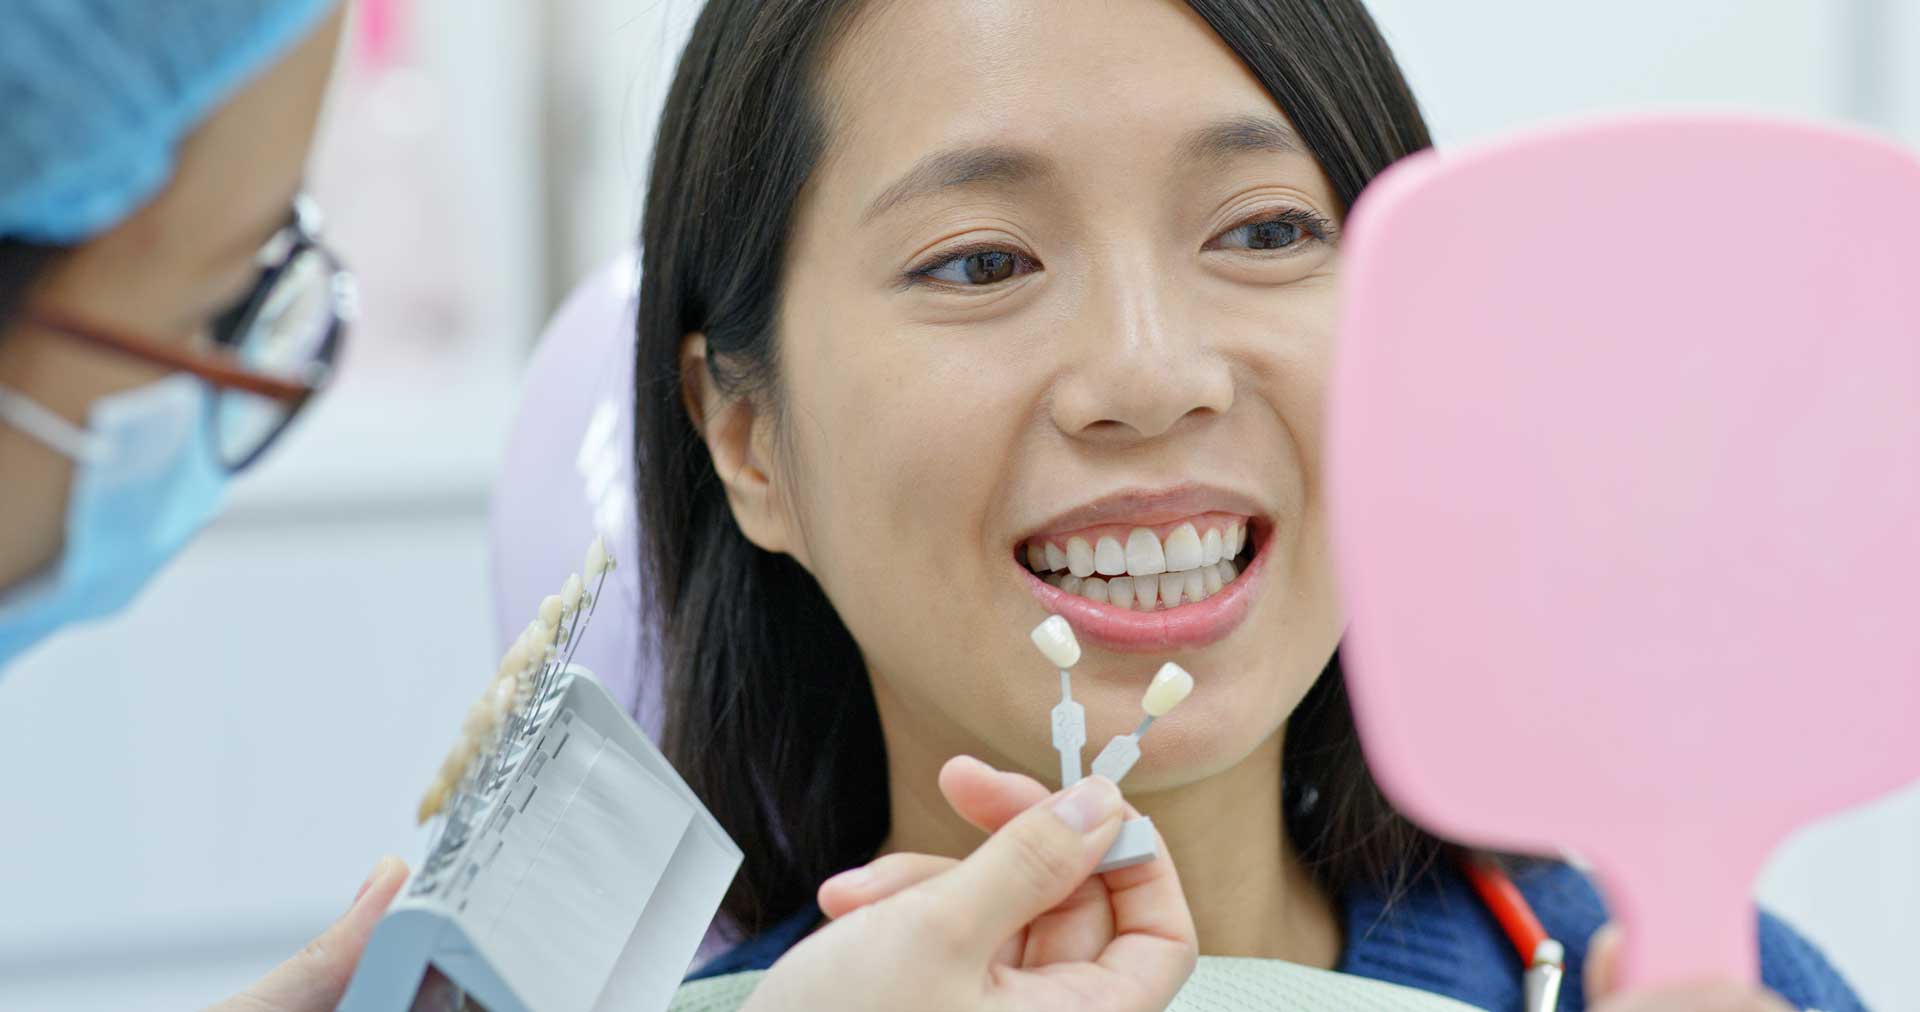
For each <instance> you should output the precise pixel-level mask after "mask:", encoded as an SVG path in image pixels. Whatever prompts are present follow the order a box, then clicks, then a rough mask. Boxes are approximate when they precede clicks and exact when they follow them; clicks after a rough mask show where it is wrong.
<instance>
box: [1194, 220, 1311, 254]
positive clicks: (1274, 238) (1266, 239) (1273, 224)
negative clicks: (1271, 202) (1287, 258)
mask: <svg viewBox="0 0 1920 1012" xmlns="http://www.w3.org/2000/svg"><path fill="white" fill-rule="evenodd" d="M1306 235H1308V233H1307V230H1306V229H1304V228H1301V227H1300V226H1299V225H1297V224H1295V223H1293V222H1291V221H1287V220H1285V219H1282V218H1268V219H1267V220H1265V221H1253V222H1248V223H1247V224H1245V225H1241V226H1240V227H1238V228H1230V229H1228V230H1226V231H1225V232H1222V233H1220V238H1219V239H1216V240H1214V242H1215V243H1216V244H1217V245H1218V246H1219V247H1220V248H1221V249H1255V250H1259V249H1286V248H1287V247H1289V246H1293V245H1294V244H1296V243H1298V242H1299V241H1300V240H1301V238H1302V237H1304V236H1306Z"/></svg>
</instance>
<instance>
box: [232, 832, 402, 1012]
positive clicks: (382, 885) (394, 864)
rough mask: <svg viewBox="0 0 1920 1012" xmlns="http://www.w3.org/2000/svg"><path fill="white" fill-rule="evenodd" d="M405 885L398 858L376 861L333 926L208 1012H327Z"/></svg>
mask: <svg viewBox="0 0 1920 1012" xmlns="http://www.w3.org/2000/svg"><path fill="white" fill-rule="evenodd" d="M406 881H407V866H406V865H405V864H404V863H403V862H401V860H400V859H399V858H397V857H383V858H381V859H380V861H379V863H378V864H375V865H374V866H373V873H372V874H370V875H368V876H367V880H366V882H365V883H363V884H362V885H361V886H360V894H359V895H358V896H356V897H354V900H353V906H351V907H349V908H347V912H346V913H344V914H342V915H341V916H340V919H339V920H337V921H335V922H333V925H332V926H331V927H329V928H327V930H325V931H323V932H321V933H320V937H318V938H315V939H314V940H313V941H311V942H309V943H307V947H306V948H304V949H302V950H300V952H299V954H297V955H295V956H294V957H293V958H292V959H289V960H287V961H286V962H284V963H281V964H280V965H279V966H277V967H275V968H274V969H273V971H272V972H270V973H268V974H267V975H266V976H265V977H262V978H260V980H259V981H258V982H256V983H255V984H254V985H253V986H252V987H249V988H247V989H246V990H245V991H242V992H240V993H239V994H237V995H234V996H233V997H231V998H228V999H227V1000H226V1001H223V1002H221V1003H219V1004H218V1005H215V1006H213V1007H212V1009H211V1010H210V1012H331V1010H332V1008H333V1007H334V1006H335V1005H338V1004H340V995H341V994H342V993H343V992H345V991H346V989H347V982H348V981H349V980H352V979H353V968H354V966H355V965H357V964H358V963H359V962H360V950H361V949H364V948H366V946H367V936H368V935H371V934H373V926H374V925H375V924H377V923H379V921H380V915H381V914H383V913H385V912H386V910H387V904H389V903H392V902H393V897H394V895H395V894H396V893H398V892H399V891H400V887H401V886H402V885H403V884H405V883H406Z"/></svg>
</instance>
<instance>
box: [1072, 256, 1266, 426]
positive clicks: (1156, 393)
mask: <svg viewBox="0 0 1920 1012" xmlns="http://www.w3.org/2000/svg"><path fill="white" fill-rule="evenodd" d="M1090 302H1097V303H1099V305H1098V306H1095V305H1089V306H1088V307H1087V311H1086V312H1083V313H1082V314H1081V316H1080V325H1079V326H1077V327H1075V328H1073V329H1074V330H1075V331H1077V333H1075V334H1074V335H1073V338H1074V339H1073V340H1072V342H1071V348H1070V349H1069V350H1068V351H1067V352H1066V353H1067V354H1069V355H1071V356H1073V358H1072V360H1071V361H1069V362H1068V363H1067V365H1066V367H1065V369H1064V370H1063V371H1062V372H1061V373H1060V374H1059V379H1058V381H1057V383H1056V385H1055V388H1054V391H1053V398H1052V410H1053V418H1054V424H1055V425H1057V426H1058V427H1059V429H1060V431H1062V432H1064V433H1066V434H1067V435H1068V436H1071V437H1073V438H1076V439H1086V440H1094V441H1099V442H1106V443H1130V442H1138V441H1141V440H1148V439H1156V438H1159V437H1161V436H1165V435H1167V434H1168V433H1170V432H1173V431H1174V430H1175V429H1178V428H1180V427H1181V425H1182V423H1183V422H1187V421H1188V420H1190V419H1194V418H1198V417H1205V416H1210V415H1218V414H1224V413H1225V412H1226V411H1227V409H1229V408H1231V407H1232V406H1233V395H1234V389H1233V370H1232V367H1231V364H1230V363H1229V362H1228V361H1227V359H1226V358H1224V357H1222V356H1221V355H1220V354H1219V353H1218V351H1217V350H1216V349H1214V348H1213V347H1211V346H1210V342H1209V341H1207V340H1206V338H1205V336H1204V334H1203V333H1202V328H1200V327H1198V326H1196V325H1194V324H1193V323H1192V322H1191V321H1190V320H1176V319H1170V318H1169V315H1170V314H1169V313H1168V312H1167V300H1166V299H1165V297H1164V293H1162V292H1161V291H1160V290H1159V289H1158V288H1156V287H1155V286H1153V285H1151V284H1132V285H1120V286H1115V290H1114V291H1111V292H1107V293H1102V294H1101V295H1100V296H1099V297H1098V298H1097V299H1095V300H1090Z"/></svg>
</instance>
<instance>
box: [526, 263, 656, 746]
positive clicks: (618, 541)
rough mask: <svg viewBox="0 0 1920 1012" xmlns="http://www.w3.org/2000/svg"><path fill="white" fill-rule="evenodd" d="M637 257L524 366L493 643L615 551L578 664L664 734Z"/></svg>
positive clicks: (543, 340)
mask: <svg viewBox="0 0 1920 1012" xmlns="http://www.w3.org/2000/svg"><path fill="white" fill-rule="evenodd" d="M638 280H639V264H638V260H637V257H635V256H634V254H633V253H631V252H629V253H627V254H625V255H623V256H621V257H619V258H618V259H616V260H614V261H613V262H612V263H609V264H607V265H606V266H604V267H602V268H600V269H598V270H596V271H594V272H593V273H592V274H591V275H589V276H588V277H587V278H586V280H584V281H582V282H581V283H580V284H579V285H578V286H577V287H576V288H574V290H573V292H572V293H571V294H570V295H568V296H567V300H566V302H565V303H564V304H562V305H561V307H560V310H559V312H557V313H555V314H554V316H553V319H552V321H550V322H549V323H548V324H547V329H546V331H545V332H544V333H542V334H541V335H540V342H539V345H538V347H536V348H535V349H534V352H533V357H532V359H531V360H529V361H528V363H527V369H526V374H525V377H524V379H523V381H522V384H521V389H520V407H519V411H518V414H517V415H516V416H515V418H514V422H513V429H512V433H511V435H510V436H509V437H508V441H507V452H506V457H505V459H504V460H503V461H502V464H501V468H500V471H499V475H498V477H497V478H496V479H495V484H494V489H493V508H492V517H491V521H490V525H489V526H490V528H491V536H490V537H491V546H490V547H491V555H492V569H493V613H494V635H495V639H496V640H497V642H498V645H499V647H500V649H501V650H503V651H504V650H505V649H506V648H507V646H508V645H509V644H511V643H512V642H513V639H514V637H515V636H518V635H519V634H520V631H521V630H522V629H524V628H526V625H527V623H528V622H529V621H531V620H532V618H533V615H534V612H535V611H536V609H537V608H538V606H539V604H540V599H541V598H543V597H545V596H546V595H548V594H551V593H554V592H555V591H556V590H558V589H559V587H560V584H561V583H562V582H564V581H565V580H566V578H567V574H568V573H572V572H576V571H578V570H579V569H580V567H581V563H582V559H583V556H584V553H585V550H586V547H587V544H588V543H589V542H591V541H592V540H593V536H594V535H595V534H596V533H598V534H600V535H602V536H604V537H605V538H606V539H607V547H608V548H609V549H610V550H611V551H612V552H613V556H614V559H615V560H616V565H615V567H614V569H613V572H612V573H611V574H609V575H608V577H607V587H606V590H605V592H604V593H603V595H602V598H601V601H600V604H599V606H598V607H597V608H596V610H595V612H594V617H593V627H592V628H591V629H589V630H588V631H587V635H586V639H585V640H583V641H582V642H581V644H580V650H579V653H578V654H577V655H576V658H575V659H576V661H577V662H578V663H580V664H582V665H584V666H586V667H587V668H588V669H589V670H591V671H592V672H593V673H594V674H595V675H597V676H599V678H600V680H601V682H602V683H603V684H604V685H606V687H607V689H608V691H610V692H612V693H613V695H614V696H615V698H617V699H619V700H620V701H621V702H623V703H624V704H626V706H627V707H628V709H629V711H630V712H633V713H634V714H635V715H636V716H637V717H638V718H639V721H640V725H641V727H643V728H645V729H646V730H647V732H648V733H649V734H651V735H654V736H655V737H656V738H657V737H658V735H659V732H660V685H659V673H660V668H659V664H658V662H657V661H656V660H655V658H656V656H657V655H656V653H655V650H654V640H653V636H652V634H651V633H650V632H649V631H648V630H647V629H645V628H643V627H642V626H643V624H642V622H641V620H640V605H641V600H642V599H641V590H640V565H639V555H640V552H639V524H638V520H637V518H636V515H635V510H634V487H633V341H634V337H633V327H634V298H635V285H636V283H637V282H638Z"/></svg>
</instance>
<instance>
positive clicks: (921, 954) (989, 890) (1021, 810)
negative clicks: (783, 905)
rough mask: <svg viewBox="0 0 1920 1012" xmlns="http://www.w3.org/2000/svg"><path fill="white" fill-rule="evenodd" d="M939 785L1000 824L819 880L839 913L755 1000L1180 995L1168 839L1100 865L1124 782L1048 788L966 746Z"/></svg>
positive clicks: (1127, 1004) (1180, 929) (1029, 1003)
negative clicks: (1138, 861) (1150, 854)
mask: <svg viewBox="0 0 1920 1012" xmlns="http://www.w3.org/2000/svg"><path fill="white" fill-rule="evenodd" d="M940 783H941V789H942V791H943V792H944V793H945V794H946V795H947V798H948V801H949V802H951V803H952V804H953V805H954V808H955V810H956V811H959V812H960V813H961V814H962V815H963V816H965V817H966V818H968V819H969V821H972V822H973V823H974V824H975V825H979V826H981V827H982V828H987V829H991V830H993V831H994V832H993V835H992V836H991V837H990V838H988V840H987V842H986V843H984V844H982V845H981V846H980V848H979V849H978V850H976V851H974V852H973V854H972V855H970V856H969V857H968V858H967V859H966V860H964V861H954V860H952V859H950V858H939V857H932V856H928V855H912V854H894V855H888V856H886V857H883V858H880V859H879V860H877V861H875V862H873V863H872V864H870V865H868V866H867V867H866V868H862V869H855V870H854V871H851V872H847V873H845V874H842V875H840V876H837V877H835V878H834V879H832V880H830V881H829V882H827V883H826V884H824V885H823V886H821V889H820V901H821V908H822V909H823V910H825V911H826V912H827V913H828V914H829V915H830V916H833V917H835V918H836V919H835V920H834V922H833V923H832V924H829V925H827V926H826V927H824V928H821V929H820V930H819V931H818V932H816V933H815V934H814V935H813V936H812V937H810V938H808V939H806V940H805V941H802V942H801V943H800V944H799V945H797V946H795V947H794V948H793V949H792V951H790V952H788V953H787V955H786V956H785V957H783V958H782V959H781V960H780V961H779V962H777V963H775V964H774V967H773V969H772V970H771V971H770V972H769V973H768V974H767V975H766V977H764V978H763V979H762V980H761V982H760V985H759V987H758V988H757V989H756V990H755V991H754V994H753V997H752V999H751V1000H750V1001H749V1002H748V1003H747V1006H746V1008H747V1009H749V1010H754V1012H766V1010H774V1009H814V1008H835V1009H900V1008H924V1009H936V1010H937V1009H1034V1008H1072V1009H1088V1010H1113V1012H1131V1010H1142V1012H1144V1010H1156V1012H1157V1010H1160V1009H1164V1008H1165V1007H1166V1006H1167V1004H1168V1003H1169V1002H1171V1001H1172V1000H1173V995H1174V992H1176V991H1178V990H1179V989H1180V985H1181V984H1183V983H1185V982H1186V979H1187V975H1188V974H1190V973H1191V972H1192V971H1193V966H1194V960H1195V957H1196V954H1197V952H1198V943H1197V942H1196V940H1195V937H1194V928H1193V917H1192V915H1191V914H1190V913H1189V912H1188V910H1187V902H1186V897H1185V895H1184V894H1183V893H1182V892H1181V891H1180V880H1179V878H1178V876H1177V875H1176V874H1175V873H1174V870H1173V863H1172V862H1171V861H1170V860H1168V858H1167V855H1166V853H1165V847H1164V845H1163V846H1162V853H1161V854H1160V856H1159V857H1157V858H1155V859H1154V860H1153V861H1151V862H1149V863H1147V864H1143V865H1136V866H1135V867H1132V868H1126V869H1122V870H1120V871H1117V872H1112V873H1109V874H1107V875H1104V876H1099V877H1092V872H1093V867H1094V865H1096V864H1098V863H1099V861H1100V857H1101V855H1103V854H1104V853H1105V852H1106V849H1107V847H1108V846H1109V845H1111V844H1112V842H1113V839H1114V837H1115V836H1116V835H1117V834H1118V833H1119V828H1120V821H1121V819H1122V817H1123V815H1124V812H1125V806H1124V804H1123V803H1122V801H1121V799H1120V792H1119V789H1118V788H1116V787H1114V786H1113V784H1111V783H1110V782H1108V781H1106V780H1102V779H1094V778H1089V779H1087V780H1085V781H1082V782H1081V783H1080V784H1078V785H1076V786H1075V787H1074V789H1073V790H1071V791H1067V792H1064V793H1063V794H1060V795H1054V796H1049V795H1048V793H1047V791H1046V788H1044V787H1041V786H1040V785H1039V784H1038V783H1037V782H1035V781H1033V780H1031V779H1030V778H1026V777H1021V776H1018V775H1017V774H1006V773H998V772H995V771H993V770H992V769H991V768H989V767H987V766H986V765H985V764H982V763H980V762H978V761H977V760H972V759H965V758H962V759H956V760H953V761H952V762H949V763H948V764H947V767H946V769H944V770H942V771H941V777H940ZM863 873H864V874H863Z"/></svg>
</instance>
